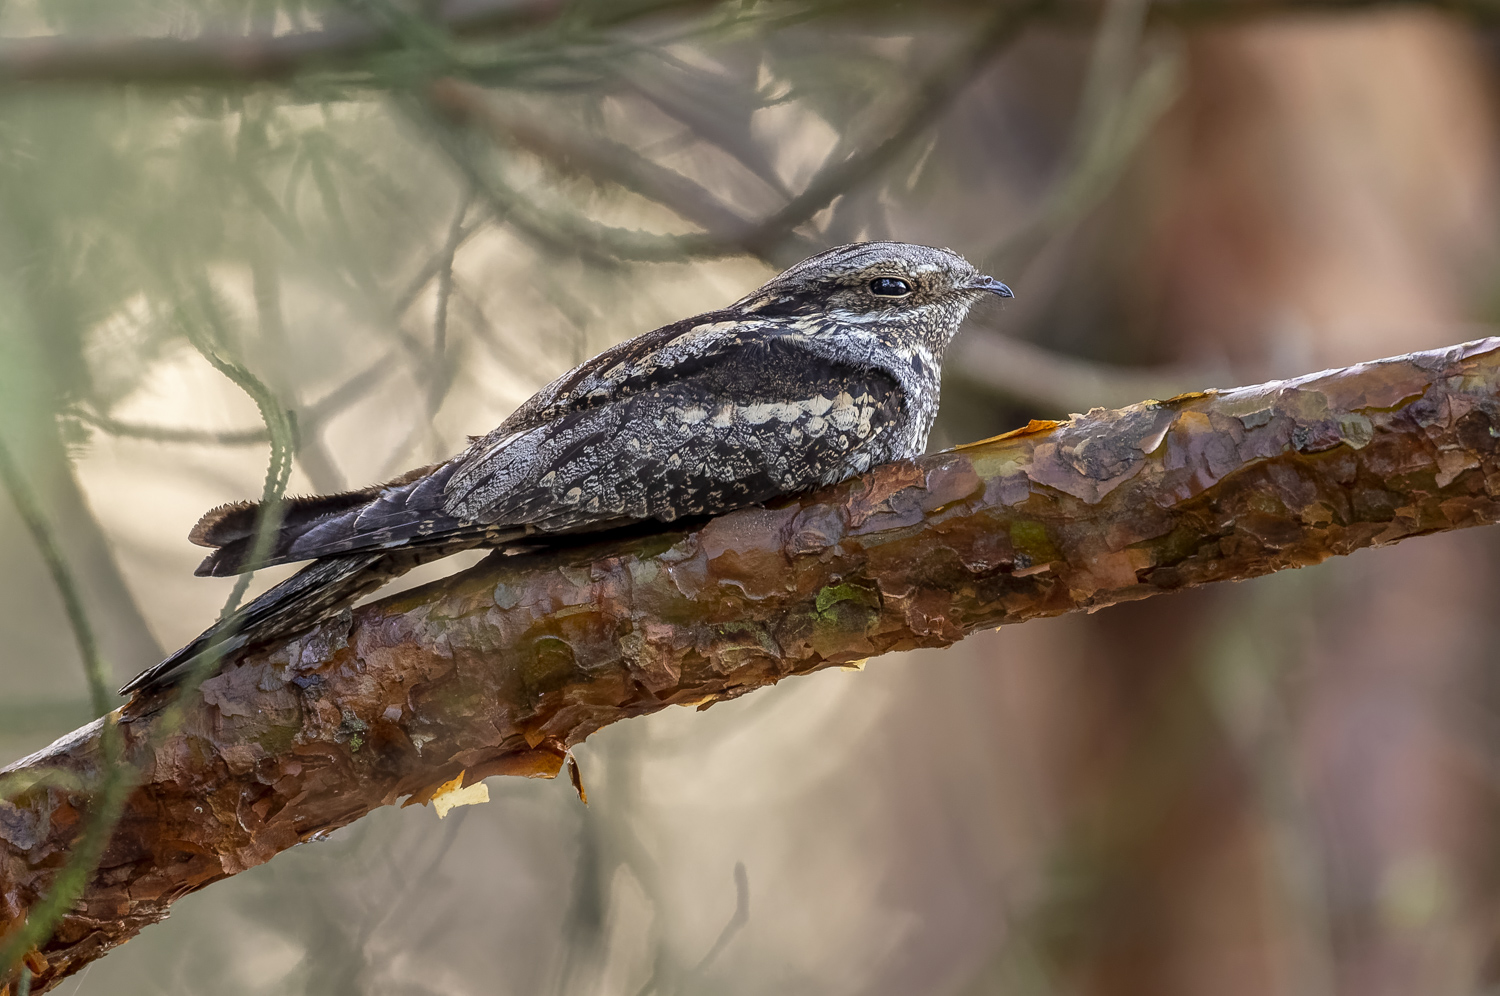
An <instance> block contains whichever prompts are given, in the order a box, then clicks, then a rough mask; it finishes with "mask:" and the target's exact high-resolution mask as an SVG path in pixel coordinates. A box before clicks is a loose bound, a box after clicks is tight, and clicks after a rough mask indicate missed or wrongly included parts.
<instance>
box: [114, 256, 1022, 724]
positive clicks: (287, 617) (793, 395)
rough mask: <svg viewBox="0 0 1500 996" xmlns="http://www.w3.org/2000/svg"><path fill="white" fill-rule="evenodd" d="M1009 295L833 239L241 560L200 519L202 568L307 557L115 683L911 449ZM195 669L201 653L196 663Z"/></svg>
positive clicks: (221, 529)
mask: <svg viewBox="0 0 1500 996" xmlns="http://www.w3.org/2000/svg"><path fill="white" fill-rule="evenodd" d="M987 293H989V294H998V295H999V296H1001V297H1010V296H1011V292H1010V288H1008V287H1006V286H1005V285H1004V284H1002V283H1000V282H999V281H997V280H995V279H994V278H992V277H987V276H984V275H983V274H981V273H979V272H978V271H977V270H976V269H975V268H974V267H973V266H971V265H970V264H969V263H968V262H967V261H966V260H964V259H963V257H961V256H959V255H957V254H955V253H953V252H950V251H948V250H946V249H934V248H930V247H927V246H918V245H910V244H906V243H901V242H865V243H858V244H855V245H847V246H840V247H838V248H836V249H830V250H828V251H827V252H822V253H819V254H818V255H816V256H813V257H811V258H809V259H806V260H803V261H802V262H800V263H798V264H797V265H795V266H793V267H792V268H791V269H789V270H787V271H786V272H784V273H782V274H781V275H780V276H778V277H776V278H775V279H773V280H771V281H770V282H768V283H767V284H765V285H764V286H763V287H761V288H759V289H758V290H756V291H754V292H753V293H751V294H750V295H748V296H747V297H745V298H743V299H741V300H739V301H737V302H735V303H734V304H732V305H730V306H729V307H727V308H724V309H723V310H721V311H711V312H708V313H707V314H703V315H698V316H697V317H694V318H687V319H684V320H682V321H679V322H675V323H673V324H671V325H667V326H664V327H663V328H659V329H657V330H656V331H654V332H648V333H646V334H645V335H642V336H638V337H637V338H634V339H630V340H627V341H625V342H622V343H620V344H619V345H617V346H614V347H613V348H611V349H607V350H605V351H604V352H602V353H600V354H599V355H598V356H595V357H594V358H593V359H591V360H588V361H587V362H585V363H582V364H580V365H579V366H577V367H575V368H574V369H572V370H569V371H568V372H567V373H565V374H563V375H562V376H561V377H559V378H558V379H557V380H555V381H553V382H552V383H551V384H549V385H547V386H546V387H544V388H543V389H542V390H541V391H538V392H537V393H536V395H534V396H533V397H532V398H531V399H530V400H529V401H527V402H526V403H525V404H523V405H521V407H519V408H518V409H516V410H515V412H513V413H512V414H511V416H510V417H509V418H507V419H506V420H505V421H504V422H503V423H501V425H500V426H499V428H497V429H495V430H494V431H493V432H491V433H490V434H489V435H487V436H483V437H477V438H475V439H473V441H472V442H471V443H470V445H469V446H468V448H467V449H465V450H464V451H463V452H462V453H459V454H458V455H457V456H455V457H453V458H452V459H450V460H447V461H445V462H443V463H439V464H434V465H432V466H430V467H422V468H420V469H418V470H414V471H411V472H409V473H407V474H404V475H403V476H401V477H398V478H396V479H395V480H393V481H388V482H386V483H384V484H379V485H375V486H372V487H369V488H365V489H363V490H360V491H351V492H347V493H344V494H338V495H327V496H316V497H308V498H291V499H287V500H286V501H284V502H283V503H282V505H281V513H282V516H281V522H280V524H279V527H278V532H277V534H276V537H275V542H274V544H273V545H272V547H271V552H270V555H269V557H267V558H266V559H265V560H264V561H263V562H262V563H259V564H251V563H250V562H249V560H250V558H251V556H252V549H253V547H254V545H255V538H256V529H257V522H258V520H259V518H260V515H259V512H260V510H259V507H258V506H257V505H255V504H253V503H250V502H240V503H236V504H232V505H224V506H221V507H219V508H216V509H213V510H212V511H210V512H209V513H208V514H206V515H204V516H203V518H202V519H201V520H200V521H199V522H198V524H197V525H196V526H195V527H194V528H193V531H192V533H191V535H190V539H191V540H192V542H194V543H197V544H199V545H200V546H206V547H210V548H212V550H213V552H212V553H210V554H209V555H208V557H207V558H206V559H205V560H204V561H203V563H202V564H201V565H200V566H199V567H198V570H197V573H198V574H199V575H213V576H223V575H231V574H239V573H242V572H244V571H247V570H251V569H252V568H254V567H261V566H267V565H270V564H281V563H292V562H296V561H302V560H311V561H312V563H311V564H309V565H308V566H307V567H305V568H303V569H302V571H300V572H299V573H298V574H296V575H293V576H292V577H291V578H289V579H288V580H286V581H284V582H282V583H281V584H279V585H277V586H275V587H274V588H271V589H270V590H268V591H267V592H266V593H265V594H263V595H261V596H260V597H258V598H256V599H254V600H253V601H251V602H250V603H249V604H247V605H246V606H244V607H243V608H242V609H241V610H240V611H239V612H237V613H235V614H234V615H232V616H231V617H229V618H228V619H225V620H222V621H220V622H219V623H217V624H215V625H214V626H212V627H210V628H209V629H208V630H207V631H206V632H204V633H203V634H202V635H201V636H199V637H198V638H197V639H196V640H194V641H193V642H192V643H190V644H188V645H187V646H186V647H183V648H182V649H181V650H179V651H177V652H176V653H175V654H173V655H172V656H171V657H168V658H167V659H166V660H164V661H162V662H161V663H160V664H158V665H156V666H155V667H153V668H150V669H148V670H146V671H144V672H142V673H141V674H140V675H138V676H136V677H135V678H134V679H132V680H131V681H130V683H129V684H127V685H126V686H125V687H124V689H122V694H123V693H127V692H131V691H136V690H140V689H150V688H155V687H160V686H164V685H169V684H172V683H174V682H175V681H177V680H179V679H180V678H182V677H183V676H184V675H185V674H187V673H189V672H190V668H189V665H191V664H193V662H195V661H201V660H202V659H203V657H204V655H206V654H212V655H213V657H214V658H215V660H217V659H219V658H222V657H223V655H225V654H228V653H231V652H233V651H236V650H238V649H240V648H242V647H245V646H247V645H251V644H255V643H263V642H265V641H267V640H270V639H273V638H276V637H282V636H289V635H291V634H293V633H296V632H298V631H300V630H303V629H306V628H308V627H310V626H312V625H314V624H315V623H317V622H318V621H319V620H321V619H323V618H326V617H327V616H329V615H331V614H332V613H334V612H336V611H338V610H339V609H341V608H343V607H344V606H346V605H348V604H350V603H351V602H352V601H354V600H355V599H357V598H359V597H360V596H362V595H364V594H366V593H367V592H370V591H373V590H374V589H376V588H378V587H379V586H380V585H382V584H384V583H385V582H386V581H389V580H390V579H391V578H393V577H396V576H398V575H400V574H402V573H404V572H406V571H408V570H410V569H411V568H413V567H415V566H417V565H418V564H421V563H425V562H427V561H430V560H433V559H436V558H438V557H443V556H447V555H449V554H452V553H456V552H458V551H460V550H465V549H470V548H473V547H477V546H497V547H503V546H506V545H512V544H516V543H526V544H528V545H534V544H536V543H537V542H545V540H546V537H547V536H548V535H562V534H572V533H585V532H588V533H592V532H602V531H606V530H610V529H615V528H620V527H624V526H632V525H640V524H643V523H652V522H657V523H668V522H673V521H674V520H678V519H682V518H689V517H698V516H707V515H715V514H718V513H720V512H726V511H729V510H730V509H734V508H739V507H742V506H745V505H753V504H756V503H758V502H764V501H767V500H768V499H771V498H775V497H777V496H778V495H784V494H789V493H793V492H797V491H803V490H806V489H808V488H814V487H818V486H820V485H826V484H834V483H836V482H838V481H842V480H844V479H846V478H848V477H851V476H853V475H855V474H859V473H862V472H863V471H865V470H868V469H869V468H870V467H872V466H874V465H876V464H880V463H884V462H886V461H889V460H897V459H902V458H905V457H912V456H917V455H919V454H921V453H922V452H923V450H924V449H925V448H926V445H927V434H928V432H929V431H930V430H931V428H932V423H933V419H934V418H935V417H936V416H937V410H938V388H939V377H940V372H941V364H942V359H943V353H944V351H945V350H946V349H947V346H948V344H949V342H951V341H952V339H953V337H954V336H955V335H956V334H957V332H958V328H959V325H960V323H962V321H963V320H964V317H965V316H966V315H967V314H968V312H969V309H970V308H971V307H972V306H973V305H974V303H975V302H976V301H977V300H978V299H979V298H980V297H981V296H983V295H984V294H987ZM207 663H208V662H205V664H207Z"/></svg>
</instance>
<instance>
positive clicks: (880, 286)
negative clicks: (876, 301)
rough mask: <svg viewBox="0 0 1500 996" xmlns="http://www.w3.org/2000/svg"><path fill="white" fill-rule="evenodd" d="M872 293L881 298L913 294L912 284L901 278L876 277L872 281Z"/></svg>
mask: <svg viewBox="0 0 1500 996" xmlns="http://www.w3.org/2000/svg"><path fill="white" fill-rule="evenodd" d="M870 293H871V294H875V295H878V296H880V297H905V296H906V295H908V294H910V293H911V284H909V283H907V282H906V281H905V280H902V279H901V278H899V277H876V278H875V279H874V280H871V281H870Z"/></svg>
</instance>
